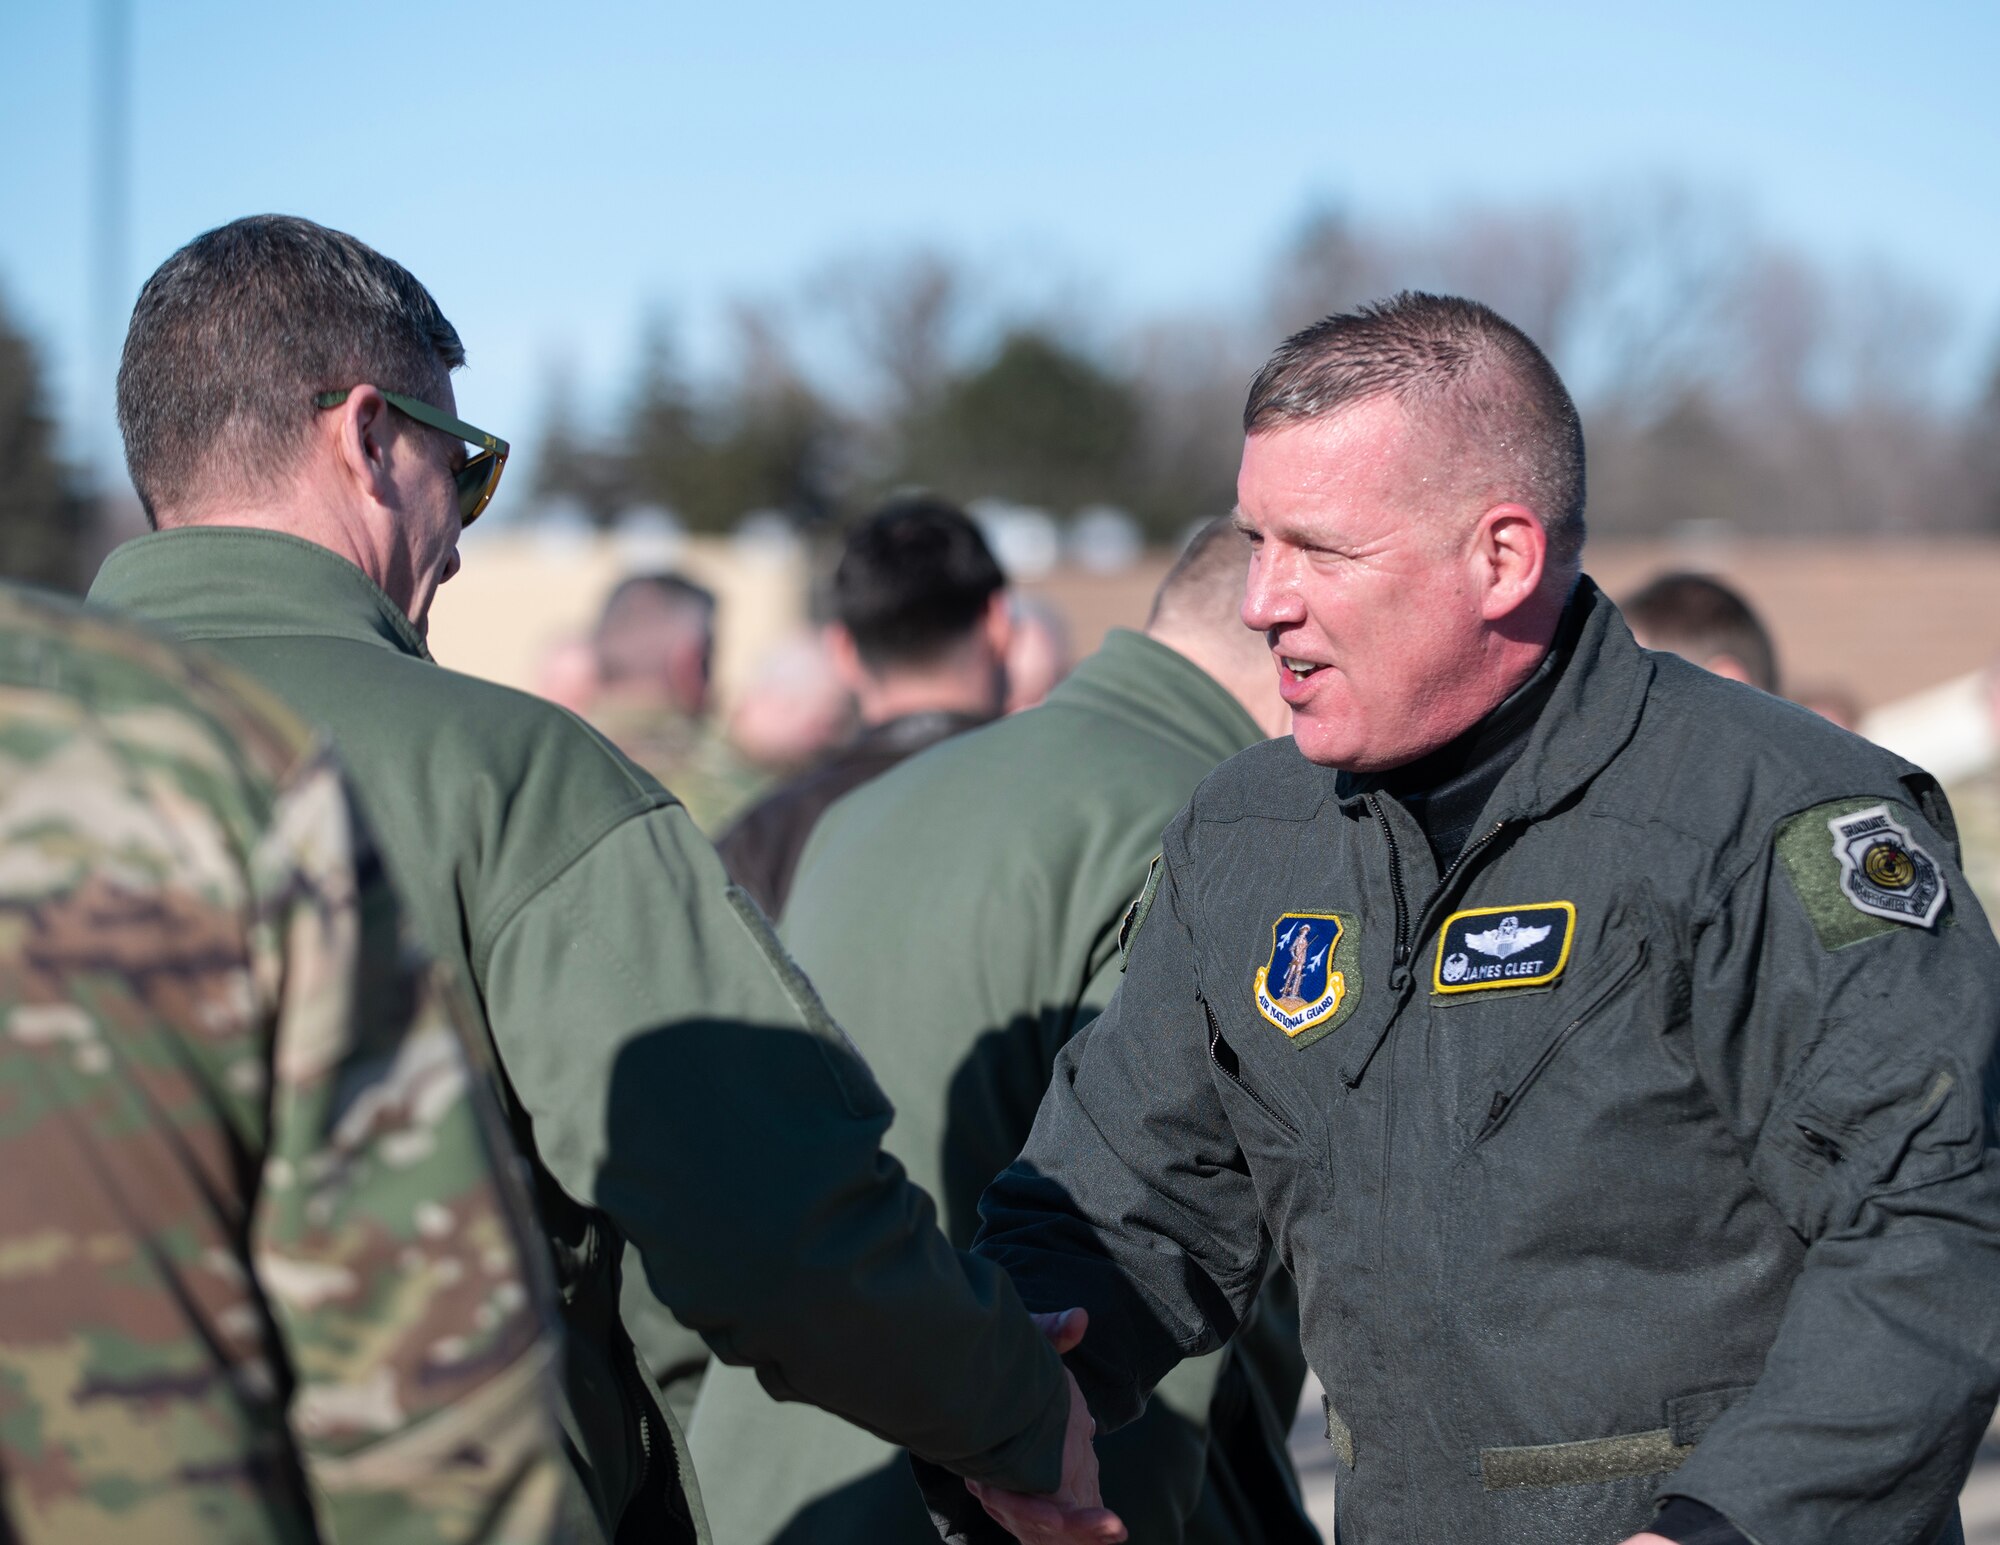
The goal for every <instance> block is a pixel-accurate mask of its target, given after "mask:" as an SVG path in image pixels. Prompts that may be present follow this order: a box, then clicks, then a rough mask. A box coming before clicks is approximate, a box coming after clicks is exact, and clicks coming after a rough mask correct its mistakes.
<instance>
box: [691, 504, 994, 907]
mask: <svg viewBox="0 0 2000 1545" xmlns="http://www.w3.org/2000/svg"><path fill="white" fill-rule="evenodd" d="M830 602H831V604H830V608H829V609H830V611H831V612H832V617H833V620H832V621H831V622H830V623H828V625H827V627H826V635H825V636H826V644H827V652H828V655H829V656H830V658H831V659H832V661H833V667H834V671H835V673H836V674H837V675H838V676H839V677H840V679H841V680H842V681H843V682H845V683H846V685H847V688H848V690H849V691H850V692H852V693H853V695H854V705H855V711H856V713H857V714H858V715H859V717H860V720H861V733H860V734H859V735H858V736H857V737H856V738H855V739H854V740H853V741H852V742H851V743H850V744H848V745H847V746H846V747H844V748H842V749H841V750H839V751H837V752H835V753H834V754H833V755H832V756H831V757H829V758H827V759H826V760H825V761H824V762H822V763H821V764H820V765H819V766H818V767H815V768H814V769H812V770H811V771H810V772H807V773H804V774H802V775H801V776H800V777H797V778H795V779H793V780H792V781H791V782H789V783H786V784H784V785H782V786H780V787H779V788H777V789H774V790H773V791H772V792H771V793H769V794H767V795H765V796H764V798H763V799H761V800H759V801H758V802H757V803H756V804H755V805H753V806H751V807H750V809H749V810H748V811H746V812H745V813H744V814H743V816H742V817H741V818H740V819H739V820H738V821H737V822H736V824H735V825H734V826H732V827H731V828H730V829H729V831H728V832H727V833H725V834H724V836H723V838H722V840H721V841H720V842H719V843H717V844H716V846H717V848H718V850H719V851H720V852H721V854H722V861H723V863H724V864H725V865H726V866H727V867H728V869H729V872H730V874H731V876H732V877H733V878H734V879H735V880H736V882H737V884H739V885H741V886H742V887H743V888H744V889H745V890H747V891H748V892H749V893H750V894H751V895H752V896H754V897H755V898H756V899H757V903H758V905H760V906H761V907H763V909H764V911H765V914H766V915H767V916H770V917H774V918H775V917H777V916H779V915H780V914H781V913H782V912H783V911H784V907H785V898H786V896H787V894H788V893H789V892H790V890H791V884H792V874H793V871H794V870H795V869H796V868H797V867H798V861H799V854H800V853H802V852H803V851H804V850H805V844H806V838H807V837H808V836H809V835H811V832H812V829H813V825H814V823H815V822H817V821H818V820H819V818H820V816H821V815H822V814H823V813H824V812H825V811H826V809H827V807H828V806H829V805H831V804H832V803H833V802H834V801H835V800H837V799H839V798H840V797H841V795H843V794H845V793H847V792H848V791H849V790H851V789H855V788H858V787H860V785H862V784H864V783H866V782H867V781H868V780H869V779H871V778H874V777H878V776H879V775H881V774H882V773H885V772H887V771H888V770H889V769H890V768H891V767H894V766H895V765H896V764H897V763H898V762H900V761H902V760H903V759H904V758H905V757H907V756H913V755H915V754H916V753H917V752H919V751H922V750H923V749H924V748H925V747H927V746H934V745H936V744H937V743H938V742H939V741H941V740H943V739H945V738H946V737H948V736H951V735H956V734H958V733H960V732H961V731H964V730H968V729H971V728H973V727H974V726H975V725H980V724H984V723H986V722H987V721H988V720H990V719H992V718H994V717H995V716H997V715H998V714H999V713H1000V711H1001V709H1002V708H1003V707H1004V706H1005V703H1006V698H1007V668H1006V660H1007V646H1008V642H1009V639H1010V637H1011V634H1012V628H1011V621H1010V618H1009V615H1008V592H1007V579H1006V576H1005V575H1004V574H1002V573H1001V572H1000V565H999V564H998V563H997V562H995V561H994V557H993V554H992V552H991V550H990V549H989V548H988V547H987V545H986V539H985V538H984V537H982V536H981V535H980V534H979V527H978V526H976V525H975V524H974V523H973V521H972V518H971V517H970V516H969V515H967V514H966V513H965V512H964V511H963V510H961V509H959V508H958V506H956V505H954V504H949V503H947V502H946V501H945V500H943V499H939V498H936V497H933V496H931V495H914V496H908V497H904V498H899V499H894V500H891V501H890V502H889V503H888V504H885V505H883V506H882V507H881V508H880V509H878V510H877V511H876V512H875V513H874V514H872V515H870V516H869V517H868V518H867V519H866V520H864V521H862V522H861V523H860V524H859V525H858V526H856V527H855V528H854V529H853V530H852V531H850V532H849V533H848V534H847V538H846V540H845V542H844V543H843V544H842V547H841V553H840V560H839V562H838V563H837V564H836V565H835V567H834V571H833V580H832V584H831V586H830Z"/></svg>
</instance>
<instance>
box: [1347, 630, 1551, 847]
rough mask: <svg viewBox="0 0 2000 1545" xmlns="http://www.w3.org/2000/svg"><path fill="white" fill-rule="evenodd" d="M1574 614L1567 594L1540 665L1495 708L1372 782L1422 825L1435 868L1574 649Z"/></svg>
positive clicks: (1464, 833) (1459, 839)
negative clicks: (1425, 753) (1436, 747)
mask: <svg viewBox="0 0 2000 1545" xmlns="http://www.w3.org/2000/svg"><path fill="white" fill-rule="evenodd" d="M1582 620H1583V619H1582V608H1580V607H1578V605H1577V604H1576V602H1575V600H1574V599H1572V600H1571V602H1570V604H1569V606H1568V608H1567V609H1566V610H1565V611H1564V613H1563V618H1562V621H1561V622H1560V623H1559V624H1558V625H1557V627H1556V636H1555V639H1554V641H1553V642H1552V643H1551V644H1550V646H1549V651H1548V653H1547V654H1545V655H1543V656H1542V661H1541V664H1539V665H1537V666H1536V667H1535V669H1534V671H1533V673H1532V674H1531V675H1530V676H1529V677H1528V679H1527V680H1526V681H1524V682H1522V683H1521V685H1520V686H1518V687H1516V688H1515V689H1514V690H1513V691H1512V692H1510V693H1508V694H1507V696H1506V697H1505V698H1504V699H1503V700H1502V701H1501V703H1500V705H1499V707H1497V708H1495V709H1494V710H1493V711H1492V712H1491V713H1489V714H1488V715H1487V716H1486V717H1485V718H1483V719H1481V720H1480V721H1479V722H1478V723H1477V724H1475V725H1473V726H1472V728H1471V729H1469V730H1467V731H1465V733H1464V734H1462V735H1460V736H1459V737H1458V738H1457V739H1456V740H1453V741H1450V742H1448V743H1447V744H1445V745H1443V746H1440V747H1439V748H1438V749H1437V750H1435V751H1433V752H1431V753H1430V754H1429V755H1427V756H1422V757H1419V758H1418V759H1417V760H1416V761H1414V762H1410V763H1407V764H1406V765H1404V766H1402V767H1398V768H1395V769H1393V770H1392V771H1390V772H1386V773H1383V774H1381V775H1380V776H1379V777H1378V778H1376V779H1375V780H1374V786H1375V787H1376V788H1377V789H1379V790H1380V791H1381V792H1382V793H1384V794H1388V795H1390V796H1392V797H1393V798H1394V799H1395V800H1396V801H1397V803H1399V804H1401V805H1402V807H1403V808H1404V809H1405V810H1407V811H1409V812H1410V815H1411V817H1412V818H1413V819H1414V820H1415V821H1416V823H1417V825H1418V826H1419V827H1421V828H1422V830H1423V834H1424V837H1425V840H1426V841H1428V842H1429V843H1430V847H1431V856H1432V858H1433V859H1434V860H1436V863H1437V866H1438V869H1439V871H1440V872H1442V871H1443V870H1444V869H1446V868H1447V867H1449V866H1450V864H1451V862H1452V860H1453V859H1455V858H1457V857H1458V855H1459V854H1460V853H1461V852H1463V851H1464V848H1465V844H1466V843H1467V841H1469V840H1470V839H1471V836H1472V831H1473V828H1474V827H1475V826H1477V825H1478V824H1479V817H1480V813H1481V812H1482V811H1483V810H1485V808H1486V804H1487V801H1488V800H1490V799H1491V798H1492V797H1493V791H1494V790H1495V789H1496V788H1498V787H1499V786H1500V780H1501V779H1502V778H1504V777H1506V776H1507V770H1508V769H1509V768H1511V767H1512V766H1513V765H1514V764H1515V763H1516V762H1517V761H1519V760H1520V759H1521V753H1522V752H1523V751H1525V750H1526V749H1527V746H1528V738H1529V736H1530V735H1532V734H1533V733H1534V729H1535V721H1536V720H1538V719H1539V718H1541V716H1542V710H1543V709H1544V708H1546V707H1547V706H1548V701H1549V697H1550V695H1551V694H1552V693H1553V692H1554V691H1555V685H1556V682H1557V681H1558V680H1560V679H1561V677H1562V673H1563V667H1564V666H1565V665H1567V664H1568V663H1569V659H1570V656H1571V655H1572V654H1573V653H1574V652H1575V649H1576V639H1577V634H1578V633H1579V632H1580V631H1581V623H1582Z"/></svg>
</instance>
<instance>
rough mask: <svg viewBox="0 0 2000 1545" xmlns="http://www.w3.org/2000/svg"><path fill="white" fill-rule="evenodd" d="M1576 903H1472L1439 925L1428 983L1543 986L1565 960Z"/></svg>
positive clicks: (1459, 988) (1478, 988)
mask: <svg viewBox="0 0 2000 1545" xmlns="http://www.w3.org/2000/svg"><path fill="white" fill-rule="evenodd" d="M1575 933H1576V907H1575V905H1574V904H1573V903H1571V902H1567V901H1536V902H1530V903H1528V904H1527V905H1525V906H1513V907H1475V908H1473V909H1472V910H1471V911H1468V912H1454V913H1453V914H1452V915H1451V916H1450V917H1448V918H1446V919H1445V920H1444V927H1443V928H1441V929H1439V930H1438V947H1437V965H1436V968H1435V970H1434V971H1433V974H1432V979H1431V985H1432V987H1433V988H1435V989H1436V990H1437V991H1438V992H1441V993H1457V992H1485V991H1487V990H1489V989H1491V988H1496V987H1546V986H1547V985H1548V984H1549V983H1550V982H1553V981H1554V980H1555V979H1556V978H1557V977H1559V976H1561V975H1562V973H1563V967H1564V966H1566V965H1568V964H1569V947H1570V942H1571V939H1572V937H1573V936H1574V934H1575Z"/></svg>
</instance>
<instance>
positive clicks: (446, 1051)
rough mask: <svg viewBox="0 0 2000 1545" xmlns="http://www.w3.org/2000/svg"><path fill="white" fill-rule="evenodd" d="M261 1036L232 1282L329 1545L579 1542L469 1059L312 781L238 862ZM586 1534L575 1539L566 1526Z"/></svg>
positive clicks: (490, 1121) (531, 1289)
mask: <svg viewBox="0 0 2000 1545" xmlns="http://www.w3.org/2000/svg"><path fill="white" fill-rule="evenodd" d="M252 883H253V888H254V892H255V897H256V907H255V921H254V939H253V971H254V973H255V976H256V988H257V991H258V994H259V996H260V997H265V998H266V1001H267V1002H268V1003H269V1004H270V1006H271V1011H272V1013H273V1016H274V1019H275V1035H274V1040H273V1045H272V1056H271V1079H272V1087H271V1099H270V1125H269V1141H268V1145H267V1149H266V1153H265V1158H264V1164H263V1172H262V1176H261V1182H260V1185H259V1187H258V1201H257V1204H256V1207H255V1210H254V1213H253V1216H252V1229H251V1241H252V1261H253V1269H254V1273H255V1276H256V1278H257V1280H258V1281H259V1283H260V1284H261V1285H262V1287H263V1289H264V1292H265V1295H266V1298H267V1301H268V1303H269V1304H270V1306H271V1309H272V1313H273V1316H274V1318H275V1320H276V1321H277V1324H278V1328H279V1334H280V1338H281V1342H282V1345H283V1348H284V1351H285V1353H286V1355H287V1358H288V1361H289V1364H290V1369H291V1373H292V1377H293V1381H294V1382H293V1385H292V1388H291V1391H290V1412H289V1417H290V1428H291V1431H292V1434H293V1437H294V1439H295V1441H296V1443H297V1447H298V1453H299V1457H300V1461H301V1464H302V1467H303V1469H304V1471H305V1473H306V1477H307V1479H308V1481H309V1483H310V1486H311V1490H312V1493H313V1504H314V1507H315V1510H316V1511H317V1513H318V1515H319V1520H320V1525H321V1528H322V1531H323V1532H324V1533H325V1535H326V1536H327V1537H329V1538H333V1539H340V1540H367V1541H370V1542H400V1541H440V1540H451V1541H475V1540H476V1541H503V1540H504V1541H515V1540H520V1541H528V1540H541V1539H556V1538H562V1539H570V1538H576V1537H578V1536H577V1533H576V1525H575V1521H576V1520H577V1519H579V1518H581V1517H584V1516H586V1514H587V1509H586V1508H585V1506H584V1504H583V1503H582V1502H581V1499H580V1497H578V1496H577V1495H576V1493H575V1490H574V1482H573V1473H572V1471H571V1468H570V1466H569V1464H568V1463H567V1461H566V1460H565V1459H564V1457H563V1453H562V1448H561V1445H560V1443H559V1442H558V1441H557V1435H556V1428H555V1423H554V1419H553V1414H552V1413H553V1409H554V1405H553V1399H554V1397H553V1382H552V1380H553V1366H552V1365H553V1356H552V1352H553V1335H554V1332H553V1330H552V1328H551V1322H550V1320H549V1318H548V1317H547V1315H546V1313H545V1311H546V1310H547V1309H548V1307H549V1306H550V1305H551V1303H552V1299H551V1297H550V1296H549V1293H548V1289H547V1286H546V1284H545V1283H544V1282H543V1281H541V1280H540V1279H539V1278H538V1277H537V1275H536V1272H537V1270H538V1260H539V1258H538V1257H536V1256H535V1255H534V1254H533V1252H532V1251H531V1250H530V1249H528V1248H527V1247H526V1246H525V1243H524V1241H525V1239H526V1238H527V1232H526V1228H525V1226H524V1225H525V1211H524V1202H523V1199H522V1198H521V1197H520V1196H519V1195H518V1194H517V1191H518V1188H517V1187H516V1186H515V1184H514V1183H513V1181H512V1177H511V1173H510V1172H509V1171H507V1170H506V1169H504V1168H503V1167H502V1163H500V1162H496V1160H497V1158H498V1155H500V1154H502V1153H504V1152H505V1148H504V1146H503V1143H501V1142H496V1141H495V1137H496V1133H497V1113H496V1112H495V1110H494V1108H493V1106H492V1104H491V1101H490V1099H489V1094H490V1090H491V1087H492V1086H491V1083H490V1081H489V1080H490V1077H491V1075H490V1070H489V1069H488V1067H487V1066H486V1065H485V1063H484V1059H483V1058H482V1057H481V1055H480V1054H479V1042H477V1041H476V1040H475V1039H474V1038H473V1037H471V1036H470V1035H468V1034H466V1033H465V1030H464V1024H465V1020H464V1018H463V1016H462V1015H460V1014H458V1013H456V1012H455V1011H454V1006H453V1005H454V1000H453V996H452V992H451V989H450V988H449V987H448V985H447V984H445V983H444V981H443V980H442V973H441V972H437V971H430V972H421V971H419V970H417V969H415V968H414V966H413V964H412V963H411V961H410V959H409V958H408V957H406V956H405V955H404V953H403V949H402V944H401V940H400V936H399V933H398V928H397V919H396V914H395V905H394V901H393V899H392V898H391V896H390V894H389V890H388V886H387V883H386V880H385V879H384V878H383V876H382V871H381V868H380V865H379V862H378V861H377V860H376V859H375V858H374V856H373V853H372V850H371V849H370V848H369V847H368V846H367V838H366V836H365V834H363V833H359V831H358V827H357V826H356V824H355V823H354V820H353V817H352V813H351V810H350V807H349V805H348V802H347V799H346V795H345V791H344V789H343V788H342V786H341V784H340V782H339V780H338V778H337V776H336V775H335V774H334V772H333V771H332V769H331V768H330V767H328V766H326V765H324V764H321V765H319V766H317V767H315V768H313V769H311V770H310V771H309V772H308V773H307V774H306V775H305V776H304V777H303V778H301V779H299V780H298V781H297V782H296V783H295V784H294V785H293V786H292V787H291V788H290V789H289V790H288V791H287V792H286V793H285V794H284V795H283V796H282V797H281V799H280V801H279V803H278V806H277V809H276V812H275V818H274V820H273V822H272V824H271V827H270V830H269V831H268V833H267V834H266V836H265V838H264V840H263V842H262V844H261V846H260V848H259V850H258V851H257V852H256V853H255V855H254V856H253V861H252ZM583 1527H585V1528H586V1529H588V1528H589V1526H588V1525H584V1526H583Z"/></svg>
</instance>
